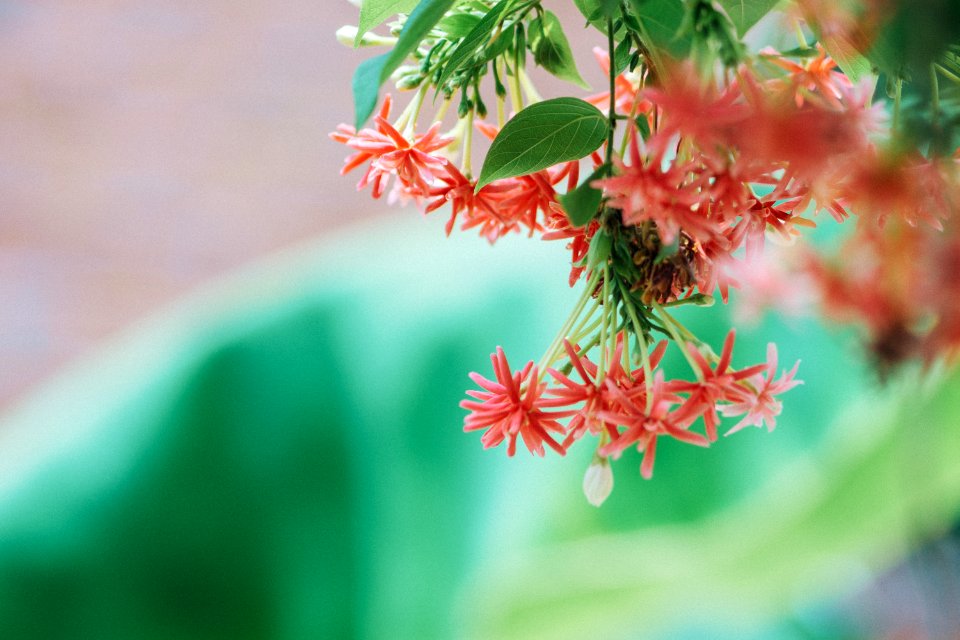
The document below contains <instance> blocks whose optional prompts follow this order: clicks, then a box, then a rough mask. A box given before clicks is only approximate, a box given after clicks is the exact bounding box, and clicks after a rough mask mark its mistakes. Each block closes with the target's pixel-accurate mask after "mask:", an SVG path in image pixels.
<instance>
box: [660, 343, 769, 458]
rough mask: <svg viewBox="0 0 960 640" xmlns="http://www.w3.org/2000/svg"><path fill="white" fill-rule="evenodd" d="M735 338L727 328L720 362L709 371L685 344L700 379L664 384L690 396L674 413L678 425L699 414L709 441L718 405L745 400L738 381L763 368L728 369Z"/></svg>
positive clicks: (713, 435)
mask: <svg viewBox="0 0 960 640" xmlns="http://www.w3.org/2000/svg"><path fill="white" fill-rule="evenodd" d="M735 337H736V332H734V330H733V329H731V330H730V332H729V333H728V334H727V338H726V340H724V341H723V351H722V352H721V353H720V360H719V361H718V362H717V366H716V368H715V369H711V368H710V365H709V364H708V363H707V360H706V358H704V357H703V354H702V353H700V350H699V349H697V348H696V347H695V346H694V345H692V344H688V345H687V347H688V351H689V352H690V355H691V357H692V358H693V360H694V362H695V363H696V364H697V368H698V369H699V370H700V379H699V380H697V381H695V382H686V381H682V380H675V381H673V382H670V383H669V385H668V386H669V387H670V389H671V390H672V391H676V392H679V393H688V394H690V395H689V397H688V398H687V401H686V402H684V404H683V406H682V407H680V409H678V410H677V418H676V419H677V420H678V421H679V422H681V423H684V422H687V421H689V422H693V421H694V420H696V419H697V418H698V417H699V416H701V415H702V416H703V423H704V425H705V426H706V430H707V438H709V439H710V441H711V442H713V441H715V440H716V439H717V426H718V425H719V424H720V416H719V415H718V414H717V406H718V403H720V402H733V403H737V402H744V401H747V400H749V396H748V394H747V391H746V389H744V387H743V386H742V385H740V384H739V382H740V381H741V380H745V379H747V378H750V377H752V376H754V375H756V374H758V373H760V372H761V371H763V369H764V368H765V366H764V365H763V364H757V365H754V366H752V367H747V368H746V369H741V370H740V371H735V370H733V369H731V368H730V360H731V358H732V356H733V341H734V338H735Z"/></svg>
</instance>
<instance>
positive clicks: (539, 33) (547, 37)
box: [530, 11, 590, 89]
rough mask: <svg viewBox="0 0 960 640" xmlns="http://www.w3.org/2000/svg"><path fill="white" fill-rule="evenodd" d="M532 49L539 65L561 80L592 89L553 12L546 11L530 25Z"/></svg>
mask: <svg viewBox="0 0 960 640" xmlns="http://www.w3.org/2000/svg"><path fill="white" fill-rule="evenodd" d="M530 48H531V49H532V50H533V59H534V60H535V61H536V63H537V64H538V65H540V66H541V67H543V68H544V69H546V70H547V71H549V72H550V73H552V74H553V75H555V76H557V77H558V78H560V79H561V80H566V81H567V82H572V83H573V84H575V85H577V86H579V87H581V88H583V89H589V88H590V85H588V84H587V83H586V82H584V80H583V78H582V77H581V76H580V72H579V71H577V63H576V62H575V61H574V59H573V52H572V51H571V50H570V43H569V42H568V41H567V36H566V35H565V34H564V33H563V27H562V26H561V25H560V20H559V19H558V18H557V16H556V15H554V14H553V13H552V12H550V11H545V12H544V13H543V16H542V18H537V19H535V20H533V21H532V22H531V23H530Z"/></svg>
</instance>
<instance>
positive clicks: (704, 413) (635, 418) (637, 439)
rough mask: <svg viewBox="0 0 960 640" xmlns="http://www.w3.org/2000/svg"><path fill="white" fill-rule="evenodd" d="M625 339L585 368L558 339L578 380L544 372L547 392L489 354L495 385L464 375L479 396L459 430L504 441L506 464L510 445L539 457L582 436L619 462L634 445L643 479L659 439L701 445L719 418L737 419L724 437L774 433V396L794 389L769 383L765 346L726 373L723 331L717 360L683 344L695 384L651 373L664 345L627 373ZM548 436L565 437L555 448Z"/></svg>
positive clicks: (789, 380) (771, 372)
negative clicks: (755, 360) (751, 429)
mask: <svg viewBox="0 0 960 640" xmlns="http://www.w3.org/2000/svg"><path fill="white" fill-rule="evenodd" d="M626 339H627V338H626V337H625V334H624V333H623V332H621V333H618V334H617V336H616V347H615V349H614V351H613V352H606V353H605V354H604V356H605V358H603V359H601V361H600V363H599V364H598V363H595V362H593V361H591V360H590V358H589V357H587V356H586V355H585V354H584V351H585V350H584V349H581V348H579V347H578V346H575V345H572V344H570V342H569V341H564V350H565V352H566V356H567V358H568V363H569V367H570V368H572V370H575V371H576V372H577V377H579V380H575V379H574V378H571V377H570V376H568V375H567V374H565V373H563V372H561V371H558V370H556V369H553V368H550V369H548V370H547V373H548V374H549V375H550V376H551V377H552V378H553V381H554V384H555V385H556V386H552V387H551V386H548V384H547V382H546V381H545V376H543V375H541V374H540V373H539V370H538V368H537V367H536V366H534V364H533V362H528V363H527V364H526V366H524V367H523V369H521V370H520V371H517V372H511V370H510V367H509V365H508V363H507V359H506V356H505V355H504V353H503V350H502V349H499V348H498V349H497V352H496V353H495V354H493V355H492V356H491V360H492V361H493V369H494V375H495V377H496V380H488V379H486V378H484V377H483V376H481V375H480V374H477V373H472V374H470V377H471V378H472V379H473V381H474V382H475V383H476V384H477V385H479V386H480V387H481V389H482V391H468V392H467V393H468V394H469V395H470V396H472V397H473V398H474V399H473V400H464V401H463V402H462V403H461V406H462V407H463V408H465V409H467V410H469V411H470V412H471V413H470V415H469V416H468V417H467V419H466V422H465V424H464V429H465V430H466V431H474V430H480V429H485V430H486V431H485V433H484V435H483V437H482V438H481V441H482V442H483V445H484V447H485V448H489V447H495V446H497V445H499V444H500V443H502V442H503V441H504V440H506V441H507V442H508V446H507V455H509V456H512V455H514V453H515V452H516V442H517V438H518V437H519V438H520V439H521V440H522V441H523V443H524V445H525V446H526V447H527V449H528V450H529V451H530V452H531V453H534V454H536V455H540V456H542V455H544V447H543V445H544V444H546V445H548V446H549V447H550V448H551V449H553V450H554V451H556V452H558V453H560V454H561V455H563V454H564V453H565V452H566V449H567V448H568V447H569V446H571V445H572V444H573V443H574V442H576V441H577V440H579V439H580V438H582V437H583V436H584V435H586V434H591V435H594V436H598V437H599V438H600V442H601V443H603V444H602V445H601V446H600V449H599V454H600V455H601V456H613V457H619V456H620V455H621V454H622V453H623V452H624V451H625V450H626V449H628V448H631V447H636V449H637V450H638V451H640V452H642V453H643V462H642V464H641V473H642V475H643V476H644V477H645V478H650V477H651V476H652V475H653V465H654V459H655V456H656V448H657V440H658V438H660V437H669V438H673V439H675V440H679V441H681V442H686V443H688V444H693V445H697V446H700V447H708V446H710V443H711V442H714V441H716V440H717V433H718V431H717V428H718V426H719V425H720V422H721V418H720V415H723V416H724V417H731V416H744V417H743V419H742V420H741V421H740V422H738V423H737V424H736V425H734V426H733V427H731V428H730V429H729V431H728V432H727V433H733V432H736V431H739V430H740V429H742V428H743V427H745V426H748V425H753V426H763V425H766V426H767V428H768V429H769V430H773V428H774V427H775V426H776V416H777V415H779V414H780V411H781V408H782V407H781V404H780V401H779V400H778V399H777V397H776V396H778V395H779V394H781V393H783V392H785V391H788V390H789V389H791V388H793V387H795V386H796V385H798V384H801V383H800V381H798V380H795V379H794V376H795V374H796V366H794V368H793V369H792V370H791V371H789V372H784V373H783V374H782V375H781V376H780V377H779V378H777V377H776V369H777V351H776V346H774V345H773V344H770V346H769V350H768V353H767V362H766V363H764V364H757V365H754V366H751V367H746V368H744V369H740V370H735V369H733V368H732V367H731V359H732V353H733V342H734V333H733V332H732V331H731V332H730V334H729V335H728V336H727V339H726V341H725V342H724V346H723V351H722V353H721V355H720V357H719V358H716V357H715V356H713V354H712V353H709V352H708V353H704V352H703V351H702V350H701V349H700V348H698V347H695V346H694V345H689V344H688V346H687V347H688V349H689V355H690V357H691V358H692V361H693V362H694V363H695V364H696V367H697V368H696V369H695V370H694V372H695V374H696V376H695V379H694V380H665V379H664V372H663V370H662V369H660V368H658V366H659V363H660V359H661V358H662V356H663V353H664V351H665V349H666V347H667V343H666V342H665V341H664V342H660V343H659V344H658V345H657V346H656V347H655V348H654V349H653V350H652V351H651V352H650V353H647V354H645V356H644V363H643V366H641V367H636V368H633V367H631V366H630V364H629V363H628V362H627V358H626V357H625V351H624V341H625V340H626ZM708 358H710V359H711V360H713V361H714V363H713V365H711V364H710V363H709V362H708ZM651 375H652V377H650V376H651ZM557 409H559V410H557ZM563 418H570V419H569V421H568V422H567V424H566V426H563V425H562V424H561V423H560V422H559V420H560V419H563ZM701 418H702V419H703V423H704V425H705V433H702V434H701V433H699V432H697V431H696V430H694V429H693V428H692V427H693V426H694V425H695V424H696V423H697V421H698V420H699V419H701ZM551 434H558V436H559V435H564V436H565V438H564V440H563V441H562V442H558V441H557V439H555V438H554V437H553V435H551Z"/></svg>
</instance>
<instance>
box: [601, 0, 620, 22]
mask: <svg viewBox="0 0 960 640" xmlns="http://www.w3.org/2000/svg"><path fill="white" fill-rule="evenodd" d="M597 4H599V5H600V13H601V14H602V15H603V17H604V18H612V17H614V16H615V15H616V14H617V10H618V9H619V8H620V0H598V2H597Z"/></svg>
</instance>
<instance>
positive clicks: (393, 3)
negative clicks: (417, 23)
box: [353, 0, 419, 47]
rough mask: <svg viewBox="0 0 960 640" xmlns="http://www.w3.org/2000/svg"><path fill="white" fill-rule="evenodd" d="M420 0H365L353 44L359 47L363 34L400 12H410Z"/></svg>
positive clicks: (361, 6) (361, 7)
mask: <svg viewBox="0 0 960 640" xmlns="http://www.w3.org/2000/svg"><path fill="white" fill-rule="evenodd" d="M418 1H419V0H364V2H363V4H362V5H360V24H359V25H357V37H356V39H355V40H354V41H353V46H355V47H359V46H360V40H361V39H362V38H363V34H365V33H366V32H367V31H370V29H373V28H375V27H377V26H379V25H381V24H382V23H383V22H384V21H386V19H387V18H389V17H391V16H395V15H397V14H398V13H410V11H411V10H412V9H413V8H414V7H416V6H417V2H418Z"/></svg>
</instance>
